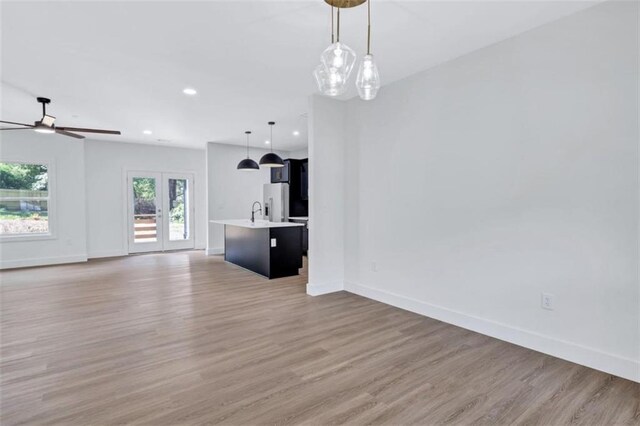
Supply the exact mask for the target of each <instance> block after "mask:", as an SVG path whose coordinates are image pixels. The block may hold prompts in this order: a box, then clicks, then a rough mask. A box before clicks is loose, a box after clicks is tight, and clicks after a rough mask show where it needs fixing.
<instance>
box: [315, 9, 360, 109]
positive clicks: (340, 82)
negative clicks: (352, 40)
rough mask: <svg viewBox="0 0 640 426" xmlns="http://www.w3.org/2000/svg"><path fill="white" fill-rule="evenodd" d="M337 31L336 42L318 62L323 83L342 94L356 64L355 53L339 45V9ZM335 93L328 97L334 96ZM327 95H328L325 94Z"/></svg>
mask: <svg viewBox="0 0 640 426" xmlns="http://www.w3.org/2000/svg"><path fill="white" fill-rule="evenodd" d="M337 26H338V30H337V32H336V42H335V43H332V44H331V46H329V47H327V48H326V49H325V51H324V52H322V55H320V62H322V65H324V68H325V73H326V74H325V75H324V78H325V81H326V84H327V85H328V86H329V87H330V88H334V87H335V88H336V90H335V92H340V93H342V92H344V87H340V86H344V85H345V83H346V82H347V80H348V79H349V76H350V75H351V71H352V70H353V66H354V65H355V63H356V53H355V52H354V51H353V49H352V48H350V47H349V46H347V45H346V44H344V43H340V8H338V20H337ZM340 93H336V94H333V95H330V96H336V95H337V94H340ZM326 94H329V93H326Z"/></svg>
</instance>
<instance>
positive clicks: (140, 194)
mask: <svg viewBox="0 0 640 426" xmlns="http://www.w3.org/2000/svg"><path fill="white" fill-rule="evenodd" d="M156 219H157V218H156V180H155V179H154V178H144V177H137V178H133V228H134V229H133V240H134V242H136V243H151V242H155V241H157V240H158V238H157V234H156V232H157V226H158V224H157V220H156Z"/></svg>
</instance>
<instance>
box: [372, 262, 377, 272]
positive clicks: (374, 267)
mask: <svg viewBox="0 0 640 426" xmlns="http://www.w3.org/2000/svg"><path fill="white" fill-rule="evenodd" d="M371 271H373V272H378V264H377V263H376V262H371Z"/></svg>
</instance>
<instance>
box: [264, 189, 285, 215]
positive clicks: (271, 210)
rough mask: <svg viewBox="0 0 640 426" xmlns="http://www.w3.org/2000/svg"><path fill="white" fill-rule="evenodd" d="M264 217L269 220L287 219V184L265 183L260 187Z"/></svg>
mask: <svg viewBox="0 0 640 426" xmlns="http://www.w3.org/2000/svg"><path fill="white" fill-rule="evenodd" d="M262 200H263V205H264V218H265V219H266V220H268V221H269V222H288V221H289V184H288V183H265V184H264V187H263V189H262Z"/></svg>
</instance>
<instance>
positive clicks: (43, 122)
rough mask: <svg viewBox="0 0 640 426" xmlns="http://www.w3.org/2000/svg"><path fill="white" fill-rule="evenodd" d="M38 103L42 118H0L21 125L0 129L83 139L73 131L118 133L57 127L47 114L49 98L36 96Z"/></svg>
mask: <svg viewBox="0 0 640 426" xmlns="http://www.w3.org/2000/svg"><path fill="white" fill-rule="evenodd" d="M36 99H37V100H38V102H39V103H41V104H42V118H41V119H40V120H38V121H36V122H34V124H33V125H31V124H25V123H16V122H15V121H3V120H0V123H3V124H13V125H16V126H22V127H0V130H29V129H32V130H35V131H36V132H39V133H58V134H60V135H64V136H70V137H72V138H77V139H84V136H82V135H79V134H77V133H73V132H80V133H102V134H105V135H119V134H120V131H119V130H100V129H84V128H81V127H59V126H56V125H55V124H54V123H55V121H56V118H55V117H54V116H52V115H47V104H49V103H51V99H48V98H36Z"/></svg>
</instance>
